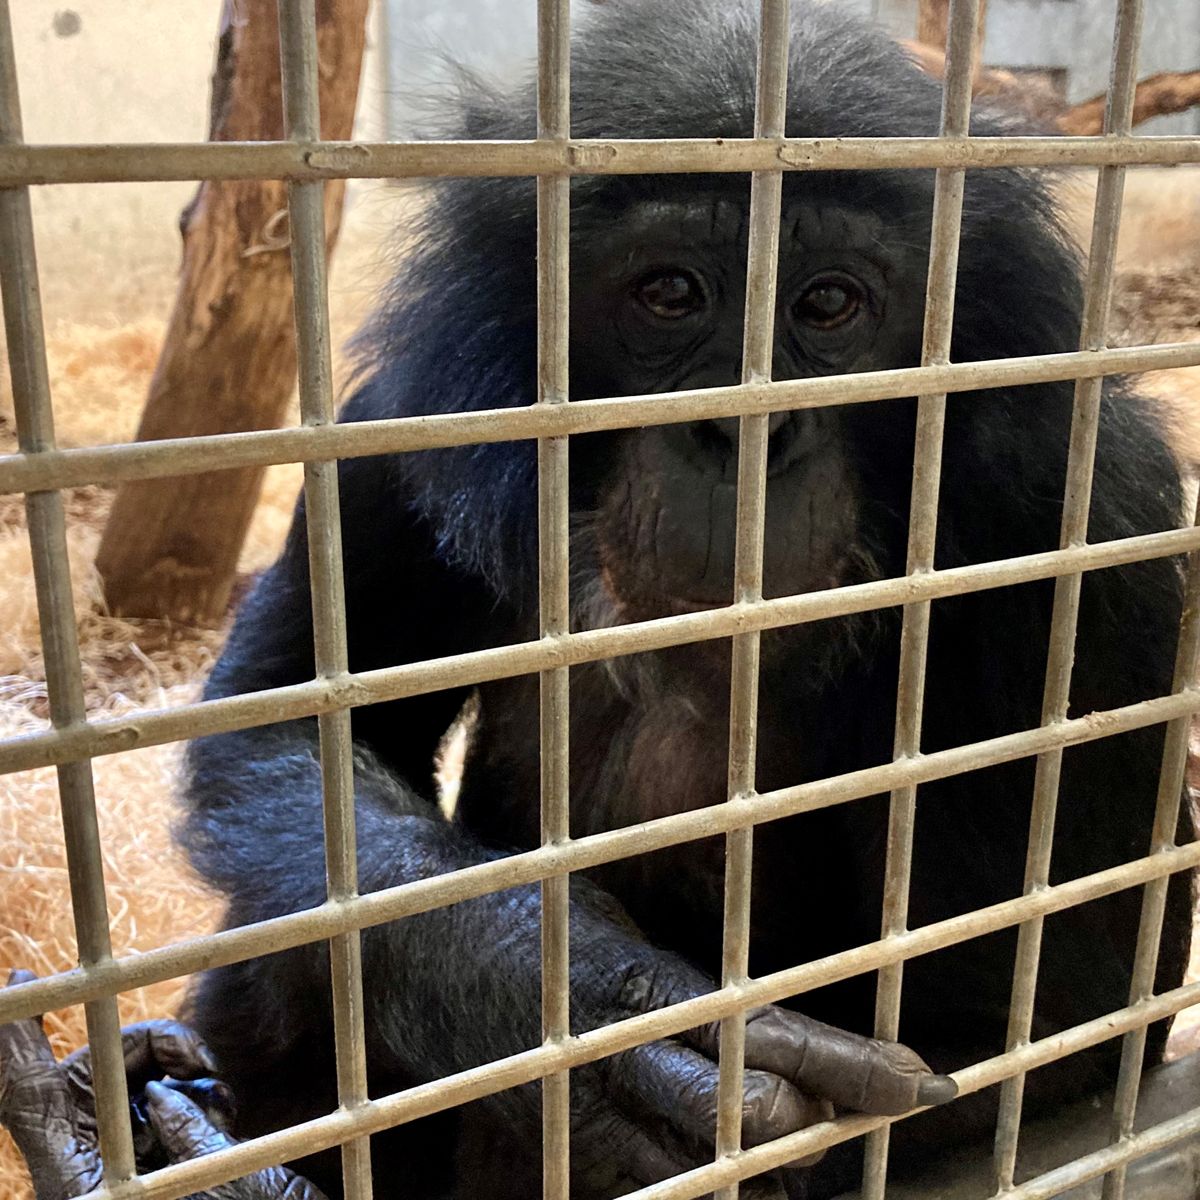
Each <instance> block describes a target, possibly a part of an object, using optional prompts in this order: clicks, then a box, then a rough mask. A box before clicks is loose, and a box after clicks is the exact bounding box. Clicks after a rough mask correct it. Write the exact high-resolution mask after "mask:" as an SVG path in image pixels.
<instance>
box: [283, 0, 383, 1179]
mask: <svg viewBox="0 0 1200 1200" xmlns="http://www.w3.org/2000/svg"><path fill="white" fill-rule="evenodd" d="M278 8H279V52H280V64H281V68H282V76H283V100H284V120H285V127H286V132H287V134H288V136H289V137H290V138H292V139H294V140H295V141H297V142H301V143H304V142H310V141H312V140H314V139H316V138H319V137H320V136H321V115H320V95H319V90H318V83H317V73H318V66H317V23H316V10H315V9H314V7H313V0H279V5H278ZM324 191H325V185H324V184H323V183H321V182H319V181H307V180H305V181H300V180H293V181H292V182H290V183H289V184H288V216H289V221H290V226H291V238H290V242H291V258H292V292H293V302H294V303H293V306H294V309H295V320H296V349H297V366H298V371H299V383H300V415H301V419H302V421H303V422H304V423H305V425H307V426H310V427H311V426H317V425H329V424H331V423H332V422H333V420H334V403H333V368H332V364H331V361H330V348H329V343H330V338H329V290H328V281H327V279H326V265H325V206H324ZM304 499H305V506H306V511H307V517H308V521H307V531H308V564H309V590H310V592H311V601H312V617H313V650H314V662H315V666H316V673H317V678H318V679H337V678H340V677H342V676H344V675H345V674H346V672H347V671H348V670H349V652H348V650H347V646H346V596H345V587H344V580H343V573H342V526H341V507H340V503H339V499H338V467H337V463H336V461H324V462H308V463H305V465H304ZM317 725H318V738H319V747H320V762H321V799H322V804H321V808H322V813H323V819H324V833H325V875H326V887H327V891H328V896H329V900H330V901H331V902H333V903H340V902H342V901H345V900H348V899H351V898H352V897H354V896H355V895H357V894H358V850H357V838H356V833H355V814H354V751H353V744H352V735H351V731H350V710H349V709H348V708H336V709H332V710H330V711H327V712H323V713H320V714H319V715H318V717H317ZM329 970H330V982H331V985H332V1000H333V1035H334V1049H335V1059H336V1068H337V1087H338V1100H339V1103H340V1104H341V1106H342V1107H343V1108H345V1109H354V1108H355V1107H356V1106H358V1105H361V1104H363V1103H364V1102H365V1101H366V1100H367V1038H366V1023H365V1018H364V1013H363V981H362V946H361V942H360V935H359V931H358V930H357V929H351V930H347V931H346V932H344V933H339V934H338V935H337V936H336V937H333V938H331V939H330V942H329ZM342 1187H343V1190H344V1193H345V1195H346V1197H347V1198H348V1200H371V1196H372V1194H373V1192H372V1186H371V1144H370V1139H369V1138H365V1137H364V1138H356V1139H354V1140H353V1141H349V1142H345V1143H344V1144H343V1145H342Z"/></svg>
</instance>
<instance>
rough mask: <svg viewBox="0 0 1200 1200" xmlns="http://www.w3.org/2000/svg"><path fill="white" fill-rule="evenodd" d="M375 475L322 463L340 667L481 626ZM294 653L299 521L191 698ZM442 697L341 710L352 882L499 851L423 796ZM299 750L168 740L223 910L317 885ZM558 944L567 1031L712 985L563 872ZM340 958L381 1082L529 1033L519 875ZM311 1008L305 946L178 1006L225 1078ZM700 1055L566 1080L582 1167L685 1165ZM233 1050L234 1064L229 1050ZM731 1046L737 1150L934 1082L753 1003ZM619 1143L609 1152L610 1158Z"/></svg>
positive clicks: (308, 668)
mask: <svg viewBox="0 0 1200 1200" xmlns="http://www.w3.org/2000/svg"><path fill="white" fill-rule="evenodd" d="M385 485H386V470H385V467H384V465H383V463H382V462H381V461H380V460H369V461H362V462H358V463H350V464H344V466H343V484H342V486H343V496H344V497H345V498H346V499H345V501H344V508H343V518H344V535H345V547H346V561H347V567H346V584H347V589H348V613H349V630H350V644H351V666H352V668H353V669H355V670H361V669H363V668H365V667H375V666H382V665H386V664H388V663H398V662H403V661H409V660H413V659H416V658H426V657H431V656H436V655H441V654H447V653H452V652H456V651H460V650H463V649H469V648H472V647H471V644H470V641H469V637H470V632H471V631H472V630H479V629H481V628H486V627H487V626H488V624H489V622H488V617H489V614H490V615H492V616H493V617H494V615H495V612H494V610H495V605H494V601H493V600H491V599H490V598H487V597H485V596H484V595H483V594H482V584H481V583H480V582H479V581H476V580H472V579H469V578H462V577H455V576H454V575H453V574H452V573H451V572H450V571H449V569H448V568H446V567H445V566H443V565H441V564H439V562H438V561H437V557H436V554H435V553H434V552H433V548H432V545H431V539H430V538H429V537H428V535H426V534H423V533H422V530H421V527H420V524H419V522H417V521H414V520H410V519H407V518H404V519H400V518H397V517H396V516H395V515H392V516H391V517H390V518H389V517H388V512H389V509H388V507H387V501H389V500H390V501H391V503H392V504H393V505H394V504H395V500H394V497H391V496H389V495H388V494H387V487H386V486H385ZM393 514H394V510H393ZM473 603H474V604H476V605H478V607H477V608H476V609H475V611H474V612H472V611H470V606H471V605H472V604H473ZM310 646H311V632H310V621H309V618H308V584H307V567H306V554H305V547H304V538H303V515H302V514H301V516H300V518H299V519H298V521H297V527H296V529H294V530H293V534H292V536H291V538H290V539H289V543H288V547H287V549H286V550H285V552H284V555H283V557H282V558H281V560H280V562H279V563H278V564H277V565H276V567H275V568H274V569H273V570H272V571H271V573H270V574H269V575H268V576H267V577H266V578H265V579H264V581H263V583H262V584H261V585H260V587H259V589H258V591H257V593H256V595H255V596H254V597H252V598H251V600H250V601H249V602H248V604H247V606H246V608H245V609H244V611H243V614H242V616H241V618H240V620H239V623H238V627H237V629H236V630H235V633H234V635H233V637H232V639H231V642H230V646H229V648H228V650H227V652H226V654H225V657H224V659H223V661H222V663H221V665H220V666H219V667H218V669H217V671H216V673H215V674H214V682H213V685H212V688H211V689H210V694H231V693H236V692H239V691H246V690H256V689H261V688H264V687H269V686H274V685H280V684H287V683H294V682H299V681H301V680H303V679H305V678H309V677H311V673H312V656H311V648H310ZM459 702H460V698H458V697H453V696H452V697H446V696H445V695H437V696H431V697H425V698H417V699H415V700H407V701H404V702H402V703H399V704H395V705H389V706H377V707H376V709H373V710H367V711H366V712H365V713H360V714H358V719H357V723H356V761H355V795H356V809H357V826H358V830H357V832H358V848H359V855H358V863H359V884H360V888H361V890H362V891H364V892H371V891H375V890H378V889H380V888H386V887H390V886H394V885H397V884H403V883H406V882H411V881H414V880H420V879H426V878H429V877H431V876H434V875H439V874H443V873H445V872H448V871H453V870H456V869H459V868H463V867H468V866H471V865H473V864H477V863H482V862H485V861H488V860H489V859H493V858H495V857H497V856H498V855H499V854H500V853H501V852H500V851H498V850H497V849H495V848H492V847H486V846H484V845H482V844H480V843H479V842H478V841H476V840H474V839H473V838H472V837H471V836H470V834H469V833H468V832H467V831H466V830H464V829H463V828H462V827H461V826H459V825H456V824H452V823H450V822H448V821H446V820H445V819H444V818H443V817H442V816H441V814H440V812H439V811H438V809H437V807H436V805H435V803H434V802H433V799H432V787H431V778H430V777H431V767H430V764H431V761H432V757H433V751H434V747H435V745H436V741H437V738H438V736H439V735H440V734H441V733H442V731H443V730H444V729H445V727H446V725H447V724H448V723H449V721H450V719H451V718H452V716H453V714H454V712H455V711H456V709H457V707H458V704H459ZM380 714H382V716H381V715H380ZM317 751H318V742H317V727H316V722H315V720H302V721H294V722H290V723H286V724H281V725H276V726H269V727H265V728H260V729H253V730H248V731H240V732H235V733H229V734H222V735H217V736H213V737H208V738H205V739H202V740H200V741H199V742H197V743H195V744H194V745H193V746H192V748H191V752H190V763H189V765H190V771H191V779H190V786H189V800H190V806H189V814H188V818H187V823H186V828H185V831H184V840H185V843H186V846H187V849H188V851H189V853H190V854H191V856H192V859H193V861H194V862H195V864H196V865H197V867H198V868H199V869H200V871H201V872H202V874H203V875H205V876H206V877H207V878H208V879H210V880H212V881H213V882H214V883H215V884H216V885H217V886H218V887H219V888H220V889H221V890H222V891H223V892H224V893H225V894H226V895H227V896H228V897H229V903H230V907H229V914H228V920H229V922H230V923H231V924H243V923H245V922H249V921H255V920H262V919H265V918H269V917H273V916H277V915H280V914H283V913H287V912H292V911H296V910H298V909H303V908H307V907H311V906H313V905H316V904H319V903H320V902H321V901H322V900H323V899H324V897H325V862H324V848H323V842H322V819H321V779H320V770H319V765H318V753H317ZM536 802H537V801H536V798H535V797H530V798H529V803H531V804H534V803H536ZM571 951H572V996H571V1012H572V1019H573V1023H574V1025H575V1027H576V1028H577V1029H584V1028H591V1027H594V1026H597V1025H602V1024H606V1023H609V1022H611V1021H613V1020H616V1019H619V1018H620V1017H622V1016H628V1015H633V1014H634V1013H637V1012H640V1011H644V1010H646V1009H651V1008H657V1007H662V1006H663V1005H665V1004H668V1003H671V1002H673V1001H677V1000H682V999H685V998H687V997H690V996H694V995H697V994H700V993H703V992H706V991H708V990H711V988H712V987H713V986H714V985H713V983H712V982H711V981H710V980H708V979H707V978H705V977H704V976H703V975H701V974H700V973H699V972H697V971H696V970H695V969H693V968H692V967H691V966H690V965H689V964H687V963H686V962H684V961H683V960H682V959H680V958H678V957H676V956H674V955H671V954H668V953H665V952H663V951H660V950H658V949H656V948H654V947H652V946H651V945H650V944H648V943H647V942H646V941H645V940H644V939H643V938H642V937H641V936H640V934H639V933H638V932H637V930H636V929H634V928H633V927H632V925H631V924H630V923H629V922H628V920H627V919H626V918H625V917H624V916H623V914H621V912H620V911H619V909H618V907H617V905H616V904H615V902H614V901H612V900H611V899H609V898H608V897H606V896H605V895H604V894H603V893H601V892H600V891H599V890H598V889H596V888H594V887H592V886H590V885H588V884H586V883H585V882H584V881H577V883H576V887H575V890H574V893H573V900H572V927H571ZM363 974H364V991H365V1004H366V1019H367V1029H368V1037H369V1047H368V1054H369V1060H370V1063H371V1066H372V1069H373V1071H376V1072H378V1073H379V1075H380V1076H381V1077H382V1078H384V1079H385V1080H388V1081H390V1082H392V1083H394V1084H395V1083H404V1082H418V1081H422V1080H428V1079H434V1078H438V1077H440V1076H443V1075H446V1074H449V1073H452V1072H455V1071H459V1070H462V1069H464V1068H468V1067H472V1066H475V1065H478V1064H480V1063H483V1062H486V1061H489V1060H491V1059H495V1058H499V1057H502V1056H504V1055H508V1054H512V1053H516V1052H518V1051H522V1050H526V1049H529V1048H531V1047H533V1046H535V1045H537V1044H538V1042H539V1041H540V1030H539V1011H540V982H539V976H540V895H539V889H538V888H537V886H536V885H533V886H525V887H517V888H512V889H509V890H508V891H505V892H502V893H499V894H496V895H488V896H484V897H480V898H478V899H474V900H470V901H466V902H463V903H460V904H457V905H454V906H452V907H449V908H441V909H435V910H433V911H431V912H427V913H422V914H419V915H416V916H413V917H409V918H407V919H405V920H402V921H398V922H395V923H393V924H391V925H386V926H381V927H378V928H374V929H369V930H366V931H364V935H363ZM328 1020H329V999H328V966H327V952H326V949H325V947H324V946H323V945H314V946H306V947H300V948H298V949H296V950H293V951H289V952H287V953H284V954H276V955H272V956H270V957H267V958H263V959H260V960H256V961H253V962H250V963H243V964H238V965H236V966H233V967H230V968H226V969H224V970H223V971H219V972H215V973H212V974H210V976H209V977H208V979H207V981H206V983H205V985H204V986H203V987H202V989H201V992H200V997H199V1004H198V1011H197V1021H198V1024H199V1027H200V1031H201V1033H202V1034H203V1036H204V1037H205V1038H206V1039H207V1040H208V1041H209V1043H210V1045H212V1046H213V1048H214V1049H215V1050H216V1051H217V1053H218V1056H219V1057H220V1058H221V1068H222V1073H223V1074H226V1073H227V1074H228V1075H229V1076H230V1077H231V1079H232V1080H233V1082H234V1083H235V1086H236V1083H237V1079H238V1077H239V1075H245V1074H246V1072H247V1071H251V1072H258V1073H259V1074H260V1076H265V1078H266V1079H267V1080H268V1081H269V1080H270V1078H271V1075H272V1072H275V1071H277V1070H279V1067H280V1064H281V1063H282V1062H283V1060H284V1059H286V1058H287V1055H288V1052H289V1050H290V1049H291V1048H293V1047H295V1046H297V1045H298V1044H299V1043H300V1042H301V1041H303V1040H304V1038H305V1036H306V1035H307V1034H311V1033H314V1032H316V1033H318V1034H321V1033H323V1032H324V1030H325V1027H326V1026H327V1024H328ZM310 1044H311V1043H310ZM716 1052H717V1045H716V1030H715V1028H703V1029H699V1030H695V1031H693V1032H692V1033H691V1034H689V1035H687V1036H686V1037H685V1038H684V1039H683V1040H681V1041H677V1042H675V1041H673V1042H666V1043H657V1044H655V1045H652V1046H648V1047H642V1048H640V1049H638V1050H635V1051H631V1052H629V1053H626V1054H623V1055H620V1056H617V1057H616V1058H614V1059H613V1060H610V1061H608V1062H606V1063H602V1064H598V1065H597V1066H596V1067H593V1068H590V1069H586V1070H583V1071H580V1072H577V1073H576V1084H575V1086H574V1089H573V1099H574V1108H575V1112H576V1118H575V1125H576V1128H575V1132H574V1142H573V1158H574V1161H575V1166H576V1169H577V1170H578V1171H579V1172H580V1173H581V1175H584V1176H586V1177H587V1178H588V1180H589V1182H590V1184H592V1185H595V1186H598V1187H599V1188H602V1189H603V1190H605V1191H607V1190H608V1189H609V1188H610V1187H622V1188H624V1187H625V1185H626V1184H644V1183H649V1182H651V1181H653V1180H656V1179H659V1178H662V1177H664V1176H666V1175H668V1174H672V1173H674V1172H676V1171H678V1170H680V1169H685V1168H687V1167H689V1166H691V1165H695V1164H696V1163H698V1162H701V1161H704V1160H705V1158H706V1157H707V1156H708V1155H709V1154H711V1149H710V1148H709V1147H710V1146H711V1141H712V1137H713V1132H714V1121H715V1098H716V1081H717V1069H716V1063H715V1058H716ZM239 1053H240V1054H242V1055H243V1057H244V1059H245V1060H246V1061H244V1062H243V1063H241V1064H238V1063H234V1062H231V1061H230V1059H231V1058H232V1057H236V1056H237V1055H239ZM272 1059H274V1061H272ZM746 1060H747V1065H748V1066H749V1067H750V1068H752V1069H751V1070H750V1071H749V1072H748V1075H747V1092H748V1096H747V1119H746V1140H747V1143H748V1144H752V1143H756V1142H759V1141H762V1140H765V1139H767V1138H769V1137H773V1136H778V1135H781V1134H783V1133H786V1132H790V1131H792V1130H795V1129H797V1128H800V1127H802V1126H803V1125H805V1124H808V1123H811V1121H812V1120H814V1119H817V1118H818V1117H819V1116H820V1114H821V1112H823V1111H825V1110H824V1108H823V1107H822V1104H821V1103H819V1102H818V1101H824V1102H831V1103H834V1104H837V1105H839V1106H843V1107H848V1108H858V1109H866V1110H869V1111H878V1112H899V1111H904V1110H907V1109H908V1108H910V1107H913V1106H914V1105H917V1104H921V1103H933V1102H937V1101H940V1100H944V1099H948V1098H949V1097H950V1096H952V1095H953V1093H954V1085H953V1083H952V1082H951V1081H949V1080H946V1079H943V1078H941V1077H935V1076H931V1075H930V1074H929V1073H928V1069H927V1068H926V1067H925V1066H924V1064H923V1063H922V1062H921V1060H920V1059H919V1058H917V1056H916V1055H915V1054H912V1053H911V1051H908V1050H906V1049H904V1048H903V1047H900V1046H896V1045H893V1044H884V1043H879V1042H875V1041H872V1040H870V1039H865V1038H860V1037H856V1036H851V1035H849V1034H845V1033H842V1032H841V1031H838V1030H835V1029H832V1028H830V1027H828V1026H824V1025H821V1024H820V1023H818V1022H815V1021H812V1020H810V1019H808V1018H806V1017H803V1016H801V1015H799V1014H796V1013H791V1012H785V1011H783V1010H780V1009H775V1008H768V1009H764V1010H761V1011H760V1012H758V1013H757V1014H754V1015H753V1017H752V1019H751V1023H750V1029H749V1034H748V1040H747V1053H746ZM239 1067H240V1068H241V1069H239ZM294 1067H295V1064H294V1063H293V1064H291V1068H292V1069H294ZM811 1097H816V1098H818V1099H817V1101H814V1100H813V1099H811ZM489 1103H492V1104H495V1105H499V1106H501V1108H502V1111H503V1116H504V1118H505V1121H506V1124H507V1126H508V1128H509V1129H510V1130H511V1131H512V1133H513V1135H514V1136H515V1137H516V1138H518V1139H523V1140H526V1141H528V1142H529V1143H530V1144H532V1143H534V1142H535V1141H536V1139H537V1137H538V1136H539V1119H538V1116H537V1092H536V1089H520V1090H517V1091H515V1092H508V1093H504V1094H503V1095H502V1096H498V1097H495V1098H493V1100H492V1101H490V1102H489ZM618 1145H619V1146H620V1147H621V1150H622V1152H621V1153H620V1154H619V1155H614V1154H613V1153H612V1150H613V1148H614V1147H615V1146H618ZM614 1171H615V1172H617V1176H616V1177H614V1178H609V1175H608V1174H606V1173H611V1172H614ZM609 1194H611V1193H609Z"/></svg>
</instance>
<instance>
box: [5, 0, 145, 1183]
mask: <svg viewBox="0 0 1200 1200" xmlns="http://www.w3.org/2000/svg"><path fill="white" fill-rule="evenodd" d="M21 137H22V123H21V99H20V93H19V89H18V85H17V62H16V54H15V49H14V46H13V36H12V22H11V19H10V16H9V8H8V0H0V144H2V145H13V144H15V143H18V142H20V140H21ZM0 296H2V298H3V307H4V327H5V333H6V336H7V340H8V362H9V373H10V377H11V381H12V393H13V407H14V411H15V415H16V425H17V441H18V444H19V446H20V448H21V450H22V452H23V453H24V454H26V455H28V456H29V457H30V458H33V459H36V457H37V455H39V454H42V453H44V452H46V451H52V450H53V449H54V414H53V409H52V407H51V400H50V377H49V373H48V370H47V364H46V341H45V325H44V323H43V320H42V302H41V293H40V290H39V286H38V268H37V251H36V248H35V245H34V236H33V216H32V212H31V209H30V202H29V189H28V188H10V189H4V190H0ZM25 513H26V520H27V523H28V532H29V546H30V552H31V555H32V559H33V576H34V586H35V590H36V594H37V609H38V623H39V625H40V629H41V639H42V655H43V658H44V660H45V670H46V691H47V694H48V697H49V704H50V721H51V725H52V726H53V728H54V729H55V730H61V729H70V728H79V727H82V726H83V725H84V723H85V721H86V705H85V701H84V693H83V677H82V674H81V668H80V660H79V641H78V636H77V631H76V628H75V604H74V599H73V596H72V591H71V568H70V564H69V561H68V559H67V526H66V517H65V514H64V510H63V502H62V496H61V495H60V494H59V493H58V492H33V493H30V494H28V495H27V496H26V497H25ZM58 795H59V809H60V812H61V815H62V827H63V842H64V845H65V850H66V855H67V875H68V879H69V881H70V891H71V909H72V913H73V916H74V924H75V943H76V950H77V952H78V955H79V962H80V964H81V966H82V968H83V969H84V970H87V969H88V968H90V967H92V966H96V965H103V964H105V963H108V962H110V961H111V959H112V942H111V939H110V935H109V928H108V903H107V898H106V895H105V887H104V862H103V858H102V854H101V848H100V830H99V827H98V825H97V821H96V797H95V792H94V790H93V786H92V764H91V763H90V762H89V761H88V760H87V759H77V760H75V761H73V762H69V763H62V764H60V765H59V767H58ZM84 1015H85V1020H86V1024H87V1035H88V1041H89V1043H90V1044H91V1047H92V1079H93V1083H94V1089H95V1105H96V1124H97V1130H98V1134H99V1142H100V1153H101V1158H102V1159H103V1169H104V1179H105V1181H106V1182H108V1183H117V1182H119V1181H121V1180H124V1179H129V1178H131V1177H132V1176H133V1175H134V1173H135V1172H136V1170H137V1164H136V1162H135V1158H134V1151H133V1137H132V1134H131V1131H130V1121H129V1095H128V1091H127V1089H126V1086H125V1054H124V1049H123V1047H122V1044H121V1020H120V1015H119V1013H118V1010H117V999H116V996H115V995H112V994H109V995H101V996H97V997H95V998H94V999H91V1000H89V1001H88V1003H87V1004H86V1005H85V1008H84Z"/></svg>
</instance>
